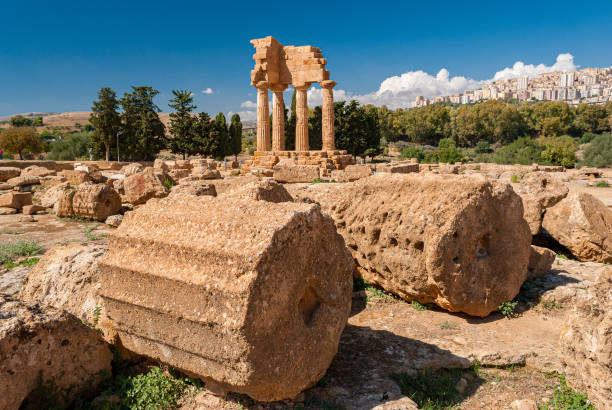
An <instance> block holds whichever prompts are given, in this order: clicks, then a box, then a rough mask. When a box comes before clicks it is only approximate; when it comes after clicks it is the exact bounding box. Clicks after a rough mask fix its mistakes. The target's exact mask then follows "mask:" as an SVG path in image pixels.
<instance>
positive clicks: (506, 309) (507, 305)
mask: <svg viewBox="0 0 612 410" xmlns="http://www.w3.org/2000/svg"><path fill="white" fill-rule="evenodd" d="M516 305H518V302H504V303H502V304H501V305H499V306H498V307H497V310H499V313H501V314H502V315H503V316H505V317H507V318H511V317H516V316H518V314H517V313H516V312H515V311H514V309H516Z"/></svg>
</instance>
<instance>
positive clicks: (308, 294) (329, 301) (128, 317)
mask: <svg viewBox="0 0 612 410" xmlns="http://www.w3.org/2000/svg"><path fill="white" fill-rule="evenodd" d="M100 267H101V272H102V287H101V294H102V297H103V298H104V303H105V306H106V307H107V309H108V315H109V318H110V320H112V322H113V325H114V329H115V330H116V331H117V332H118V337H119V340H120V342H121V344H122V345H123V346H124V347H125V348H127V349H128V350H131V351H133V352H136V353H138V354H141V355H146V356H148V357H151V358H154V359H156V360H160V361H162V362H165V363H168V364H169V365H172V366H174V367H177V368H179V369H182V370H183V371H186V372H188V373H190V374H193V375H197V376H198V377H200V378H202V379H203V380H205V381H206V385H207V389H211V390H214V391H219V392H221V391H235V392H239V393H244V394H248V395H249V396H251V397H253V398H254V399H256V400H262V401H272V400H279V399H284V398H290V397H294V396H296V395H297V394H298V393H299V392H300V391H302V390H304V389H306V388H308V387H310V386H312V385H314V384H315V383H316V382H317V381H318V380H319V379H320V378H321V377H322V376H323V375H324V374H325V371H326V369H327V368H328V366H329V365H330V363H331V360H332V358H333V357H334V355H335V353H336V352H337V349H338V343H339V339H340V335H341V333H342V330H343V329H344V326H345V324H346V321H347V318H348V314H349V311H350V299H351V294H352V273H353V270H354V263H353V260H352V258H351V255H350V253H349V252H348V250H347V249H346V247H345V246H344V241H343V240H342V237H341V236H340V235H338V233H337V232H336V228H335V227H334V224H333V221H332V220H331V219H330V218H329V217H327V216H324V215H322V214H321V211H320V208H319V207H318V206H317V205H314V204H303V203H302V204H297V203H291V202H283V203H278V204H275V203H270V202H266V201H254V200H252V199H244V198H236V197H226V198H224V197H221V196H220V197H216V198H215V197H212V196H200V197H193V196H180V197H175V198H165V199H154V200H151V201H149V202H147V204H146V205H144V206H142V207H140V208H139V209H137V210H135V211H133V212H129V213H127V214H126V216H125V218H124V220H123V223H122V224H121V226H120V227H119V228H118V229H117V230H116V231H114V232H113V233H111V234H110V242H109V249H108V251H107V253H106V255H105V256H104V257H103V259H102V260H101V261H100Z"/></svg>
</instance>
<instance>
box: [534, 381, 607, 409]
mask: <svg viewBox="0 0 612 410" xmlns="http://www.w3.org/2000/svg"><path fill="white" fill-rule="evenodd" d="M554 376H555V377H556V378H557V379H558V380H559V383H558V384H557V385H556V386H554V387H555V390H554V393H553V396H552V398H551V399H550V400H549V401H548V403H546V404H543V405H541V406H539V409H540V410H556V409H572V410H595V407H593V406H592V405H591V402H590V401H589V399H588V397H587V395H586V394H583V393H579V392H577V391H574V390H572V389H571V388H570V387H569V386H568V385H567V384H566V383H565V376H563V375H562V374H554Z"/></svg>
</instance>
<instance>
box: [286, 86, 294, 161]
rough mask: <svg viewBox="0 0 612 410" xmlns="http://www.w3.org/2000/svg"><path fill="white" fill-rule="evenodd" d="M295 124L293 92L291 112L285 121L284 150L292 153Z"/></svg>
mask: <svg viewBox="0 0 612 410" xmlns="http://www.w3.org/2000/svg"><path fill="white" fill-rule="evenodd" d="M296 124H297V113H296V111H295V90H293V95H292V96H291V112H290V115H289V118H288V119H287V121H285V149H286V150H288V151H292V150H294V149H295V125H296Z"/></svg>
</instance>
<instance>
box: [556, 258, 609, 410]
mask: <svg viewBox="0 0 612 410" xmlns="http://www.w3.org/2000/svg"><path fill="white" fill-rule="evenodd" d="M573 306H574V308H573V311H572V312H571V313H570V315H569V316H568V318H567V320H566V322H565V324H564V326H563V328H562V329H561V338H560V341H559V345H560V350H559V353H560V354H559V359H560V360H561V363H562V365H563V373H564V374H565V375H566V380H567V384H568V385H570V386H571V387H573V388H574V389H576V390H578V391H581V392H584V393H587V394H588V396H589V399H590V400H591V401H592V402H593V404H594V405H595V407H596V408H598V409H609V408H612V377H611V375H612V269H607V270H606V271H605V272H603V273H602V274H601V275H600V277H599V280H598V281H597V283H595V285H593V286H591V287H590V288H589V290H588V291H587V292H586V293H585V294H582V295H580V296H579V297H578V298H577V299H576V302H575V303H574V304H573Z"/></svg>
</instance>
